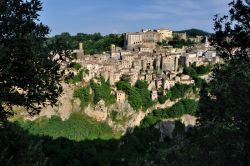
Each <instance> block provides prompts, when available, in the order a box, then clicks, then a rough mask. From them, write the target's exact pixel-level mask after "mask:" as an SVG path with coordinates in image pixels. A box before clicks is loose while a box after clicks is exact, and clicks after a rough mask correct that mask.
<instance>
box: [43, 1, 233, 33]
mask: <svg viewBox="0 0 250 166" xmlns="http://www.w3.org/2000/svg"><path fill="white" fill-rule="evenodd" d="M41 1H42V3H43V11H42V12H41V13H40V14H41V18H40V19H41V21H42V22H43V23H44V24H46V25H48V26H49V27H50V28H51V34H52V35H55V34H59V33H61V32H69V33H71V34H76V33H78V32H83V33H94V32H101V33H102V34H109V33H123V32H130V31H140V29H142V28H151V29H154V28H169V29H172V30H183V29H188V28H199V29H202V30H206V31H209V32H212V31H213V21H212V20H213V17H214V15H215V14H221V15H223V14H226V13H227V11H228V9H229V8H228V6H227V4H228V3H229V2H230V1H231V0H41Z"/></svg>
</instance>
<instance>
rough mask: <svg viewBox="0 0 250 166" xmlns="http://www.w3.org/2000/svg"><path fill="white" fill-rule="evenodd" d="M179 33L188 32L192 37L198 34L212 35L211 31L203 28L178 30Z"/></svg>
mask: <svg viewBox="0 0 250 166" xmlns="http://www.w3.org/2000/svg"><path fill="white" fill-rule="evenodd" d="M176 32H179V33H184V32H186V33H187V35H188V36H190V37H196V36H210V35H211V33H209V32H205V31H203V30H200V29H188V30H183V31H176Z"/></svg>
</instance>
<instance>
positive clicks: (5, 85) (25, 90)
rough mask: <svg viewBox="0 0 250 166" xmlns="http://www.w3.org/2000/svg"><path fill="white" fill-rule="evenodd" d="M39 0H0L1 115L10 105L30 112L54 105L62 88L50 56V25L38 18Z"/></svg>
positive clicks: (2, 116) (55, 65)
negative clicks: (48, 39) (47, 45)
mask: <svg viewBox="0 0 250 166" xmlns="http://www.w3.org/2000/svg"><path fill="white" fill-rule="evenodd" d="M41 9H42V4H41V2H40V1H39V0H30V1H23V0H0V117H1V121H2V120H4V119H6V117H7V115H8V114H12V113H13V112H12V106H14V105H15V106H24V107H26V108H27V109H28V110H29V111H28V112H29V113H30V114H31V115H33V114H36V113H38V112H39V110H40V108H41V106H45V105H48V104H49V105H55V104H56V102H57V97H58V96H59V94H60V93H61V91H62V88H61V85H60V83H59V81H60V76H61V74H60V72H59V69H60V65H59V64H58V63H57V61H56V60H53V59H52V58H53V57H51V56H49V52H50V50H49V48H48V47H46V39H47V35H48V33H49V28H48V27H47V26H45V25H43V24H42V23H40V22H39V19H38V17H39V14H38V12H39V11H41Z"/></svg>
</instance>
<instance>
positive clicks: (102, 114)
mask: <svg viewBox="0 0 250 166" xmlns="http://www.w3.org/2000/svg"><path fill="white" fill-rule="evenodd" d="M84 112H85V113H86V114H87V115H88V116H90V117H91V118H93V119H95V120H96V121H98V122H100V121H106V120H107V117H108V108H107V107H106V106H105V102H104V101H103V100H101V101H99V102H98V103H97V104H96V105H95V106H93V107H92V106H91V105H89V106H88V107H87V108H86V109H85V110H84Z"/></svg>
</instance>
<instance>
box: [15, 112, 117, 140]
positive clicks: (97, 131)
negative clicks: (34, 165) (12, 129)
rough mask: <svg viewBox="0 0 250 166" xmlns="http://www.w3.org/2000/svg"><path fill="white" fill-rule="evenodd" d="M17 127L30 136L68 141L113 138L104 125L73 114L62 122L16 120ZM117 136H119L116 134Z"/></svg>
mask: <svg viewBox="0 0 250 166" xmlns="http://www.w3.org/2000/svg"><path fill="white" fill-rule="evenodd" d="M17 123H18V125H19V126H20V127H22V128H23V129H25V130H27V131H28V132H29V133H30V134H32V135H39V136H50V137H52V138H60V137H64V138H67V139H69V140H75V141H82V140H95V139H103V140H108V139H112V138H115V136H116V135H115V133H113V131H112V129H111V128H110V127H109V126H108V124H106V123H98V122H96V121H95V120H92V119H90V118H89V117H86V116H85V115H82V114H78V113H73V114H71V116H70V118H69V119H67V120H65V121H62V120H61V119H60V118H59V117H56V116H54V117H52V118H51V119H47V118H41V119H38V120H36V121H33V122H31V121H26V122H25V121H23V120H22V119H20V120H18V122H17ZM117 136H119V134H118V133H117Z"/></svg>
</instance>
